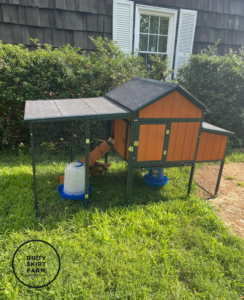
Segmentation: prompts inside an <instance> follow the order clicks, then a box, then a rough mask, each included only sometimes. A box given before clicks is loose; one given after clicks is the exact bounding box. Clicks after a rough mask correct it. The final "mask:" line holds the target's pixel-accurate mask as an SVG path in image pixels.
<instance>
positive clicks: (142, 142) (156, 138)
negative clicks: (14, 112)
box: [137, 124, 167, 162]
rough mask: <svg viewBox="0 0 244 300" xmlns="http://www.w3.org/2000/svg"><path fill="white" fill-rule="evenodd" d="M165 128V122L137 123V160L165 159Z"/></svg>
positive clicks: (160, 160)
mask: <svg viewBox="0 0 244 300" xmlns="http://www.w3.org/2000/svg"><path fill="white" fill-rule="evenodd" d="M166 130H167V124H139V145H138V152H137V162H146V161H159V162H162V161H164V160H165V159H164V156H165V155H166V153H167V149H166V148H165V147H166V146H167V143H166V138H167V134H166ZM165 151H166V152H165Z"/></svg>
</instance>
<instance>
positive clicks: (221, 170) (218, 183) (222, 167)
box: [214, 137, 230, 197]
mask: <svg viewBox="0 0 244 300" xmlns="http://www.w3.org/2000/svg"><path fill="white" fill-rule="evenodd" d="M229 138H230V137H228V139H227V142H226V147H225V154H224V159H223V161H222V162H221V165H220V169H219V176H218V181H217V185H216V188H215V193H214V197H217V195H218V191H219V185H220V180H221V177H222V173H223V169H224V164H225V157H226V153H227V149H228V143H229Z"/></svg>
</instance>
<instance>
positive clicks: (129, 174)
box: [125, 164, 133, 205]
mask: <svg viewBox="0 0 244 300" xmlns="http://www.w3.org/2000/svg"><path fill="white" fill-rule="evenodd" d="M132 182H133V166H130V165H129V164H128V171H127V185H126V203H125V204H126V205H129V204H130V199H131V192H132Z"/></svg>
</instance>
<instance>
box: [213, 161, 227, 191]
mask: <svg viewBox="0 0 244 300" xmlns="http://www.w3.org/2000/svg"><path fill="white" fill-rule="evenodd" d="M224 164H225V162H224V161H222V163H221V165H220V169H219V176H218V181H217V185H216V189H215V193H214V196H215V197H217V195H218V191H219V185H220V180H221V177H222V172H223V168H224Z"/></svg>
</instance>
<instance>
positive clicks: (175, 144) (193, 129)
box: [167, 122, 200, 162]
mask: <svg viewBox="0 0 244 300" xmlns="http://www.w3.org/2000/svg"><path fill="white" fill-rule="evenodd" d="M199 128H200V122H189V123H188V122H182V123H179V122H173V123H172V125H171V132H170V139H169V147H168V154H167V161H168V162H170V161H186V160H194V157H195V151H196V146H197V140H198V133H199Z"/></svg>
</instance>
